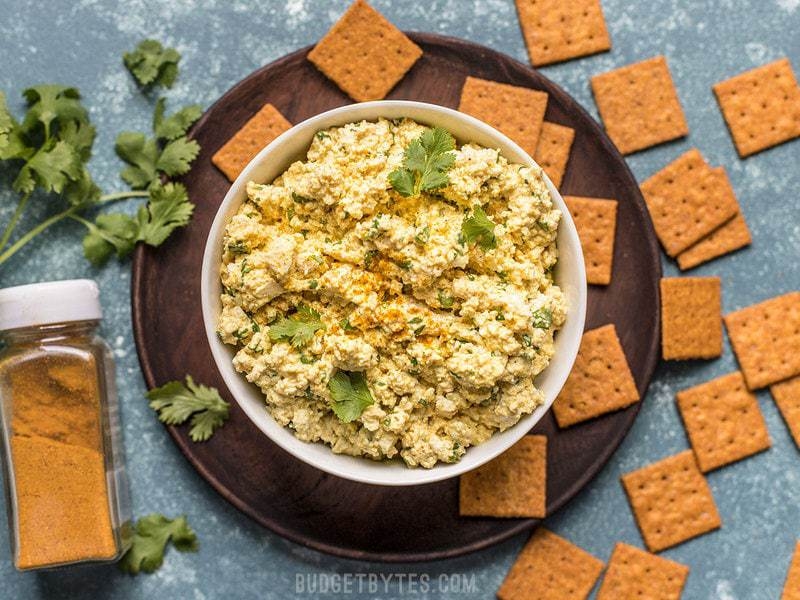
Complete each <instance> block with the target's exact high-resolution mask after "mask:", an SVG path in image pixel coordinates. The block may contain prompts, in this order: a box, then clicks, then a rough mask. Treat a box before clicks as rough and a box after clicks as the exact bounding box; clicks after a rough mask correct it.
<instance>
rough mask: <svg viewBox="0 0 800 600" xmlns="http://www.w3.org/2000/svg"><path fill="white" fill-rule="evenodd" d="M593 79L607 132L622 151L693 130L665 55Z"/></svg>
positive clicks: (641, 147)
mask: <svg viewBox="0 0 800 600" xmlns="http://www.w3.org/2000/svg"><path fill="white" fill-rule="evenodd" d="M591 82H592V92H593V93H594V99H595V102H596V104H597V110H598V111H599V112H600V117H601V118H602V119H603V125H605V128H606V132H608V135H609V137H610V138H611V139H612V141H613V142H614V144H616V146H617V148H618V149H619V151H620V152H621V153H622V154H631V153H633V152H637V151H639V150H644V149H645V148H649V147H650V146H655V145H657V144H661V143H663V142H668V141H670V140H675V139H678V138H681V137H683V136H685V135H686V134H687V133H689V126H688V125H687V124H686V117H685V116H684V115H683V109H682V108H681V103H680V100H678V92H677V91H676V89H675V85H674V84H673V82H672V76H671V75H670V72H669V67H668V66H667V60H666V59H665V58H664V57H663V56H655V57H653V58H650V59H647V60H643V61H642V62H638V63H634V64H632V65H627V66H625V67H621V68H619V69H615V70H614V71H609V72H607V73H601V74H600V75H595V76H594V77H592V80H591Z"/></svg>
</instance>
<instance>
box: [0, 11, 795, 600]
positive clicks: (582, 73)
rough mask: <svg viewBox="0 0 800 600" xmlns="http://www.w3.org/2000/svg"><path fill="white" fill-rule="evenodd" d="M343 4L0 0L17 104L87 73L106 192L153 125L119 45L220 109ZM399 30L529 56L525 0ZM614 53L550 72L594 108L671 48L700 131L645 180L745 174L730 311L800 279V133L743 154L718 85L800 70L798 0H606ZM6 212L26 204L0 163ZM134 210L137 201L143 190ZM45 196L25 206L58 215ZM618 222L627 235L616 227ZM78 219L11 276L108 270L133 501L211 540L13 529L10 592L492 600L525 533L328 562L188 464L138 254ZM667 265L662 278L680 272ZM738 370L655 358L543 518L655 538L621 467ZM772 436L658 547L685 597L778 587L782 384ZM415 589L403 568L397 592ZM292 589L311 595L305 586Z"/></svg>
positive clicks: (593, 539)
mask: <svg viewBox="0 0 800 600" xmlns="http://www.w3.org/2000/svg"><path fill="white" fill-rule="evenodd" d="M347 4H348V2H347V0H336V1H332V2H321V1H312V0H260V1H259V2H246V1H244V0H163V1H160V2H159V1H156V0H125V1H123V0H80V1H72V0H62V1H60V2H56V1H53V0H50V1H45V0H38V1H35V2H25V3H24V4H23V3H22V2H21V1H19V0H17V1H14V0H0V14H2V15H3V19H2V22H3V26H2V30H3V35H2V36H0V56H2V61H0V89H2V90H5V91H6V93H7V94H8V95H9V99H10V101H11V103H12V108H15V109H17V110H21V109H22V106H21V104H22V103H21V99H20V96H19V93H20V92H21V90H22V89H23V88H25V87H27V86H29V85H32V84H37V83H41V82H51V81H58V82H62V83H69V84H72V85H76V86H78V87H79V88H80V89H81V91H82V93H83V96H84V100H85V102H86V104H87V105H88V106H89V107H90V108H91V113H92V118H93V120H94V122H95V124H96V125H97V127H98V131H99V136H98V139H97V143H96V155H95V158H94V159H93V161H92V163H91V170H92V173H93V174H94V176H95V177H96V179H97V180H98V182H99V183H100V185H101V187H103V189H104V190H105V191H114V190H119V189H123V184H122V182H121V181H120V180H119V179H118V176H117V173H118V171H119V169H120V164H119V161H118V160H117V159H116V158H115V156H114V152H113V140H114V137H115V136H116V134H117V133H118V132H119V131H121V130H123V129H138V130H147V129H148V128H149V121H150V117H151V114H152V105H151V102H150V101H148V100H147V99H146V98H144V97H143V96H142V95H141V94H140V93H138V92H137V90H136V89H135V87H134V85H133V84H132V81H131V79H130V78H129V76H128V75H127V74H126V72H125V70H124V69H123V67H122V65H121V55H122V52H123V51H125V50H128V49H130V48H132V47H133V46H134V45H135V44H136V43H137V42H138V41H139V40H140V39H141V38H143V37H146V36H147V37H155V38H157V39H160V40H161V41H163V42H165V43H167V44H170V45H174V46H176V47H177V48H178V49H179V50H180V51H181V52H182V53H183V61H182V63H181V67H182V69H181V73H182V74H181V78H180V80H179V82H178V84H177V85H176V86H175V88H174V89H173V90H171V91H170V92H169V93H168V96H169V99H170V100H171V106H173V107H175V106H177V105H178V104H179V103H186V102H199V103H200V104H202V105H204V106H208V105H209V104H211V103H212V102H213V101H214V100H215V99H216V98H217V97H219V96H220V95H221V94H222V93H223V92H224V91H225V90H226V89H228V88H229V87H230V86H231V85H233V84H234V83H235V82H237V81H238V80H240V79H241V78H243V77H244V76H246V75H247V74H248V73H250V72H251V71H253V70H254V69H256V68H257V67H260V66H262V65H264V64H266V63H268V62H270V61H272V60H274V59H276V58H278V57H280V56H282V55H284V54H286V53H288V52H290V51H292V50H295V49H297V48H299V47H301V46H305V45H307V44H311V43H313V42H315V41H316V40H318V39H319V38H320V37H321V36H322V35H323V34H324V33H325V31H326V30H327V29H328V27H330V25H331V23H332V22H333V21H334V20H335V19H336V18H337V17H338V15H339V14H341V12H342V11H343V10H344V9H345V7H346V5H347ZM374 4H375V6H376V7H378V8H379V9H380V10H381V11H383V12H384V13H385V14H386V15H387V17H389V18H390V19H391V20H392V21H393V22H394V23H396V24H397V25H398V26H400V27H401V28H403V29H408V30H421V31H435V32H441V33H445V34H448V35H452V36H458V37H463V38H467V39H470V40H473V41H475V42H478V43H481V44H485V45H487V46H490V47H492V48H495V49H497V50H500V51H502V52H505V53H507V54H510V55H511V56H514V57H516V58H518V59H521V60H527V55H526V52H525V47H524V45H523V42H522V37H521V35H520V32H519V28H518V25H517V18H516V13H515V10H514V5H513V1H512V0H487V1H478V0H476V1H474V2H471V1H467V0H449V1H447V0H433V1H430V2H418V1H415V0H406V1H394V2H392V1H391V0H374ZM603 7H604V11H605V15H606V20H607V22H608V27H609V30H610V34H611V38H612V42H613V46H614V48H613V50H612V51H611V52H610V53H605V54H601V55H598V56H594V57H590V58H585V59H581V60H576V61H571V62H568V63H566V64H562V65H558V66H553V67H547V68H545V69H544V70H543V72H544V73H545V74H546V75H547V76H548V77H550V78H552V79H553V80H555V81H556V82H557V83H559V84H560V85H562V86H563V87H564V88H566V90H567V91H568V92H569V93H571V94H572V95H573V96H574V97H575V98H577V99H578V101H579V102H581V103H582V104H583V105H584V106H586V107H587V108H588V109H589V110H590V111H592V112H593V114H595V115H596V111H595V108H594V103H593V102H592V98H591V93H590V91H589V77H590V76H591V75H593V74H595V73H600V72H602V71H606V70H608V69H611V68H613V67H616V66H621V65H624V64H627V63H630V62H632V61H635V60H639V59H644V58H648V57H650V56H653V55H655V54H659V53H663V54H665V55H666V56H667V58H668V60H669V64H670V67H671V69H672V73H673V76H674V78H675V82H676V84H677V87H678V92H679V95H680V99H681V101H682V103H683V106H684V109H685V112H686V115H687V118H688V121H689V127H690V130H691V134H690V136H689V137H688V138H687V139H685V140H683V141H680V142H677V143H674V144H669V145H665V146H661V147H658V148H656V149H652V150H649V151H645V152H642V153H640V154H637V155H635V156H633V157H631V158H630V161H629V162H630V165H631V166H632V168H633V170H634V172H635V174H636V176H637V178H639V180H641V179H643V178H644V177H646V176H648V175H649V174H650V173H652V172H653V171H655V170H657V169H658V168H660V167H661V166H663V165H664V164H665V163H666V162H668V161H669V160H671V159H672V158H674V157H676V156H677V155H678V154H679V153H681V152H683V151H684V150H686V149H687V148H689V147H691V146H697V147H699V148H700V149H701V150H702V151H703V153H704V154H705V155H706V157H707V158H708V160H709V162H711V163H712V164H715V165H716V164H721V165H724V166H725V167H726V168H727V169H728V171H729V173H730V175H731V178H732V181H733V184H734V187H735V189H736V191H737V193H738V196H739V200H740V202H741V204H742V208H743V210H744V213H745V215H746V217H747V220H748V222H749V224H750V227H751V229H752V232H753V236H754V244H753V246H752V248H749V249H747V250H745V251H743V252H739V253H737V254H735V255H731V256H728V257H725V258H722V259H720V260H717V261H715V262H712V263H710V264H706V265H704V266H702V267H700V268H699V269H696V270H695V271H694V273H693V274H697V275H720V276H721V277H722V281H723V304H724V310H725V312H729V311H731V310H734V309H737V308H740V307H743V306H746V305H749V304H752V303H754V302H757V301H760V300H763V299H766V298H769V297H772V296H775V295H778V294H781V293H783V292H786V291H789V290H792V289H798V288H800V266H799V265H800V218H798V212H799V211H798V207H799V206H800V141H795V142H793V143H789V144H785V145H783V146H780V147H778V148H775V149H772V150H769V151H767V152H764V153H762V154H759V155H756V156H754V157H751V158H749V159H747V160H744V161H742V160H739V159H738V157H737V155H736V152H735V150H734V148H733V145H732V143H731V139H730V137H729V135H728V132H727V130H726V127H725V124H724V122H723V120H722V117H721V115H720V112H719V110H718V108H717V105H716V102H715V101H714V98H713V95H712V92H711V85H712V84H713V83H715V82H717V81H720V80H722V79H725V78H727V77H729V76H731V75H734V74H736V73H739V72H741V71H743V70H745V69H748V68H751V67H754V66H757V65H759V64H763V63H765V62H768V61H770V60H773V59H776V58H779V57H781V56H788V57H789V58H790V60H792V62H793V65H794V67H795V72H796V73H797V72H798V69H800V36H799V35H798V31H800V0H704V1H702V2H701V1H698V0H691V1H688V0H687V1H679V0H654V1H641V2H635V3H634V2H629V1H628V0H603ZM0 177H2V180H0V222H5V221H6V220H7V219H8V217H9V215H10V213H11V211H12V210H13V203H14V201H15V197H14V195H13V194H12V193H11V192H10V191H9V189H8V183H9V182H8V178H7V176H0ZM127 208H129V209H131V210H132V209H133V204H130V205H129V206H128V207H127ZM48 210H51V209H49V208H48V207H47V205H46V202H45V201H42V202H40V203H39V204H38V205H37V206H36V208H35V210H34V211H31V214H30V215H29V218H28V219H27V220H26V222H25V224H27V225H30V224H31V223H33V222H34V215H35V213H38V214H39V215H42V214H45V213H46V212H47V211H48ZM621 234H622V235H624V232H621ZM81 236H82V231H81V230H80V226H79V225H77V224H72V223H70V224H63V225H60V226H58V227H56V228H54V229H53V230H52V231H49V232H48V233H47V234H46V235H44V236H42V237H41V239H39V240H38V241H37V242H36V243H35V244H32V245H31V246H30V247H29V248H28V249H27V251H25V252H24V253H22V254H21V255H20V256H18V257H15V259H14V260H12V261H10V262H9V263H7V264H5V265H4V266H3V267H2V268H0V285H3V286H8V285H15V284H22V283H28V282H33V281H44V280H51V279H63V278H72V277H91V278H94V279H96V280H98V282H99V283H100V286H101V289H102V299H103V303H104V306H105V310H106V319H105V324H104V326H103V334H104V335H105V337H106V339H107V340H108V341H109V342H110V343H111V345H112V346H113V348H114V352H115V354H116V358H117V373H118V383H119V388H120V395H121V402H122V413H123V419H124V425H125V449H126V452H127V458H128V466H129V472H130V477H131V483H132V490H133V499H134V509H135V512H136V513H137V514H146V513H149V512H155V511H157V512H163V513H165V514H168V515H171V514H179V513H184V512H185V513H187V514H188V517H189V520H190V522H191V524H192V525H193V526H194V527H195V529H196V530H197V532H198V535H199V537H200V540H201V549H200V552H199V553H198V554H179V553H177V552H170V553H169V555H168V557H167V560H166V563H165V565H164V567H163V568H162V569H161V570H160V571H158V572H157V573H156V574H154V575H150V576H139V577H136V578H130V577H127V576H124V575H122V574H121V573H119V572H118V571H117V569H116V568H114V567H103V568H88V569H87V568H84V569H72V570H66V571H61V572H53V573H42V574H32V573H26V574H20V573H17V572H15V571H14V570H13V568H12V566H11V561H10V557H9V550H8V539H7V537H8V533H7V529H6V527H5V525H4V524H3V525H2V526H0V598H28V597H34V598H35V597H53V598H56V597H57V598H63V597H72V596H74V597H85V598H97V597H110V596H112V595H113V596H114V597H120V598H194V599H197V600H202V599H207V598H217V597H236V598H251V597H252V598H255V597H258V598H264V599H268V600H277V599H284V598H293V597H296V595H295V593H294V582H295V575H296V574H297V573H301V574H305V573H327V574H332V573H347V572H351V573H375V574H384V575H386V574H389V573H416V574H427V575H429V576H430V579H431V590H430V592H428V593H427V594H426V595H425V596H426V597H428V598H466V597H468V598H491V597H493V595H494V592H495V590H496V589H497V587H498V586H499V585H500V582H501V581H502V579H503V577H504V575H505V573H506V571H507V570H508V568H509V566H510V564H511V563H512V561H513V559H514V557H515V556H516V554H517V552H518V551H519V549H520V548H521V546H522V544H523V543H524V542H525V536H520V537H517V538H515V539H513V540H511V541H509V542H507V543H504V544H502V545H500V546H497V547H495V548H492V549H490V550H487V551H485V552H482V553H479V554H474V555H471V556H467V557H464V558H460V559H456V560H451V561H446V562H438V563H429V564H415V565H405V566H404V565H395V566H386V565H380V564H370V563H358V562H352V561H345V560H338V559H334V558H331V557H328V556H325V555H322V554H319V553H316V552H312V551H309V550H306V549H304V548H301V547H299V546H296V545H294V544H291V543H289V542H286V541H284V540H282V539H281V538H279V537H277V536H276V535H273V534H271V533H269V532H267V531H265V530H263V529H261V528H260V527H259V526H257V525H255V524H254V523H252V522H251V521H249V520H248V519H247V518H246V517H244V516H243V515H241V514H239V513H238V512H237V511H236V510H235V509H234V508H232V507H231V506H230V505H229V504H228V503H227V502H225V501H224V500H223V499H222V498H221V497H219V496H218V495H217V494H216V493H215V492H213V491H212V490H211V488H210V487H209V486H207V485H206V484H205V483H204V481H203V480H202V479H201V478H200V477H199V476H198V475H197V474H196V473H195V472H194V470H193V469H192V468H191V467H190V466H189V465H188V463H187V462H186V461H185V460H184V459H183V457H182V456H181V455H180V453H179V452H178V450H177V448H176V447H175V446H174V445H173V444H172V442H171V441H170V440H169V438H168V436H167V433H166V431H164V429H163V428H162V427H161V425H159V424H158V423H157V421H156V419H155V418H154V417H153V415H152V414H151V412H150V410H149V409H148V408H147V405H146V402H145V401H144V400H143V397H142V394H143V392H144V383H143V381H142V376H141V374H140V371H139V366H138V363H137V359H136V353H135V348H134V345H133V337H132V334H131V323H130V308H129V296H128V294H129V283H130V265H129V263H128V262H123V263H122V264H119V263H118V262H115V261H112V262H111V263H110V264H109V265H108V266H106V267H105V268H103V269H101V270H95V269H93V268H91V267H90V266H89V265H88V264H87V262H86V261H85V260H84V258H83V256H82V254H81V247H80V238H81ZM676 272H677V271H676V269H675V266H674V265H673V264H672V263H671V262H669V261H666V264H665V274H667V275H674V274H676ZM735 368H736V363H735V360H734V358H733V356H732V354H731V351H730V348H729V346H727V345H726V348H725V354H724V356H723V357H722V358H720V359H718V360H715V361H710V362H690V363H682V364H670V365H662V366H661V367H659V369H658V371H657V374H656V377H655V379H654V381H653V384H652V387H651V389H650V392H649V394H648V395H647V398H646V399H645V401H644V405H643V407H642V411H641V415H640V417H639V419H638V420H637V422H636V424H635V425H634V427H633V430H632V431H631V434H630V435H629V436H628V438H627V439H626V441H625V442H624V443H623V445H622V447H621V449H620V450H619V451H618V452H617V454H616V455H615V457H614V459H613V460H612V462H611V463H610V464H609V465H608V467H607V468H606V469H605V470H604V471H603V472H602V474H601V475H600V476H599V477H598V478H597V479H596V480H595V481H594V482H593V483H592V484H591V485H590V486H589V487H588V488H586V489H585V490H584V491H583V493H582V494H580V495H579V496H578V497H577V498H576V499H575V500H574V501H573V502H572V503H571V504H570V505H569V506H568V507H567V508H565V509H564V510H562V511H561V512H560V513H559V514H557V515H555V516H554V517H553V518H551V519H550V520H549V523H548V525H549V526H550V527H551V528H553V529H554V530H555V531H557V532H558V533H560V534H562V535H564V536H566V537H567V538H569V539H571V540H572V541H574V542H575V543H577V544H579V545H580V546H582V547H583V548H585V549H586V550H588V551H590V552H592V553H593V554H594V555H595V556H597V557H599V558H602V559H603V560H607V559H608V557H609V554H610V552H611V549H612V547H613V545H614V543H615V542H616V541H617V540H624V541H626V542H629V543H633V544H635V545H637V546H641V545H642V540H641V538H640V536H639V533H638V531H637V529H636V525H635V523H634V521H633V517H632V515H631V512H630V510H629V508H628V504H627V502H626V500H625V497H624V493H623V491H622V487H621V486H620V484H619V481H618V479H619V476H620V475H621V474H622V473H625V472H627V471H630V470H632V469H635V468H638V467H640V466H643V465H645V464H647V463H650V462H652V461H654V460H657V459H659V458H662V457H664V456H667V455H669V454H673V453H675V452H678V451H680V450H683V449H685V448H687V441H686V438H685V435H684V432H683V428H682V426H681V423H680V419H679V417H678V414H677V412H676V409H675V404H674V394H675V392H676V391H677V390H680V389H682V388H685V387H689V386H691V385H694V384H697V383H701V382H703V381H706V380H708V379H711V378H712V377H715V376H717V375H721V374H724V373H727V372H730V371H732V370H734V369H735ZM759 401H760V403H761V407H762V409H763V412H764V415H765V417H766V420H767V424H768V427H769V431H770V434H771V436H772V440H773V447H772V449H771V450H769V451H768V452H766V453H763V454H761V455H758V456H756V457H753V458H750V459H747V460H745V461H743V462H741V463H739V464H735V465H732V466H729V467H726V468H723V469H721V470H719V471H716V472H714V473H711V474H710V475H709V481H710V484H711V487H712V488H713V491H714V495H715V497H716V500H717V503H718V506H719V510H720V513H721V516H722V520H723V527H722V529H721V530H720V531H717V532H715V533H712V534H710V535H706V536H703V537H701V538H698V539H695V540H692V541H690V542H688V543H686V544H683V545H681V546H679V547H677V548H674V549H672V550H669V551H667V552H665V553H664V555H665V556H667V557H669V558H672V559H675V560H678V561H680V562H683V563H685V564H687V565H690V566H691V569H692V572H691V575H690V577H689V580H688V585H687V588H686V592H685V596H684V597H685V598H689V599H719V600H760V599H762V598H763V599H768V598H771V599H777V598H778V597H779V596H780V590H781V588H782V585H783V580H784V577H785V574H786V569H787V567H788V564H789V559H790V556H791V553H792V549H793V548H794V543H795V540H796V539H797V538H800V461H799V460H798V458H799V456H798V450H797V448H796V447H795V446H794V444H793V443H792V441H791V439H790V437H789V435H788V433H787V430H786V428H785V426H784V424H783V422H782V420H781V418H780V415H779V413H778V412H777V410H776V408H775V406H774V404H773V402H772V401H771V399H770V397H769V395H768V393H766V392H761V393H759ZM443 573H444V574H449V573H461V574H467V575H472V574H474V576H475V580H474V586H475V590H474V592H473V593H468V594H463V593H457V592H454V591H446V590H443V589H439V585H438V577H439V575H440V574H443ZM401 595H403V590H401V589H400V586H399V584H398V582H397V581H395V583H394V584H393V585H391V586H390V587H389V590H388V592H387V593H384V591H383V587H382V585H381V589H380V590H379V592H378V593H364V594H363V595H361V596H358V597H363V598H392V597H399V596H401ZM297 597H305V598H308V597H310V596H309V595H308V594H301V595H299V596H297Z"/></svg>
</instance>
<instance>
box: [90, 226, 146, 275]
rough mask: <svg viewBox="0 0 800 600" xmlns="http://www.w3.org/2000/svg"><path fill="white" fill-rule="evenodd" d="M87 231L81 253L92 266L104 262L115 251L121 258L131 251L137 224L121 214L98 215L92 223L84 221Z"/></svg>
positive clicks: (134, 242)
mask: <svg viewBox="0 0 800 600" xmlns="http://www.w3.org/2000/svg"><path fill="white" fill-rule="evenodd" d="M84 225H86V227H87V228H88V229H89V233H87V234H86V236H85V237H84V238H83V254H84V256H85V257H86V258H87V259H89V262H91V263H92V264H93V265H94V266H96V267H97V266H100V265H102V264H103V263H105V262H106V261H107V260H108V259H109V258H110V257H111V255H112V254H113V253H114V252H116V254H117V257H119V258H123V257H125V256H127V255H128V254H130V253H131V252H132V251H133V247H134V245H135V244H136V237H137V233H138V230H139V228H138V226H137V223H136V221H135V220H134V219H133V218H132V217H130V216H128V215H123V214H116V213H112V214H105V215H99V216H98V217H97V219H96V220H95V222H94V223H89V222H88V221H86V222H84Z"/></svg>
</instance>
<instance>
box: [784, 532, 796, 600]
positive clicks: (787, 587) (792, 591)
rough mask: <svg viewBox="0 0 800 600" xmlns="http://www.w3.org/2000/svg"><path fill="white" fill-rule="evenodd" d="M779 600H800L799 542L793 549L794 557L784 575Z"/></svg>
mask: <svg viewBox="0 0 800 600" xmlns="http://www.w3.org/2000/svg"><path fill="white" fill-rule="evenodd" d="M781 600H800V542H797V545H796V546H795V548H794V557H793V558H792V562H791V564H790V565H789V572H788V573H786V582H785V583H784V584H783V594H781Z"/></svg>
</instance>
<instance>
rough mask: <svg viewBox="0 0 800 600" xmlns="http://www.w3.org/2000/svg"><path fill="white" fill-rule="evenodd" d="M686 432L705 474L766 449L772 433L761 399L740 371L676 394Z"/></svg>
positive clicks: (769, 443)
mask: <svg viewBox="0 0 800 600" xmlns="http://www.w3.org/2000/svg"><path fill="white" fill-rule="evenodd" d="M677 398H678V408H679V410H680V413H681V418H682V419H683V424H684V426H685V427H686V433H687V435H688V436H689V441H690V442H691V444H692V448H693V449H694V454H695V456H696V457H697V464H698V465H699V466H700V470H701V471H703V472H704V473H708V472H709V471H713V470H714V469H717V468H719V467H722V466H724V465H728V464H730V463H732V462H736V461H737V460H741V459H743V458H746V457H748V456H752V455H753V454H757V453H758V452H762V451H764V450H767V449H768V448H769V447H770V445H771V442H770V439H769V433H768V432H767V425H766V423H765V422H764V417H763V416H762V414H761V409H760V408H759V406H758V399H757V398H756V397H755V396H754V395H753V394H751V393H750V392H749V391H748V390H747V386H745V384H744V378H743V377H742V374H741V373H740V372H738V371H737V372H735V373H730V374H729V375H725V376H723V377H718V378H717V379H713V380H711V381H708V382H706V383H703V384H700V385H697V386H695V387H692V388H689V389H686V390H682V391H680V392H678V394H677Z"/></svg>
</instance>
